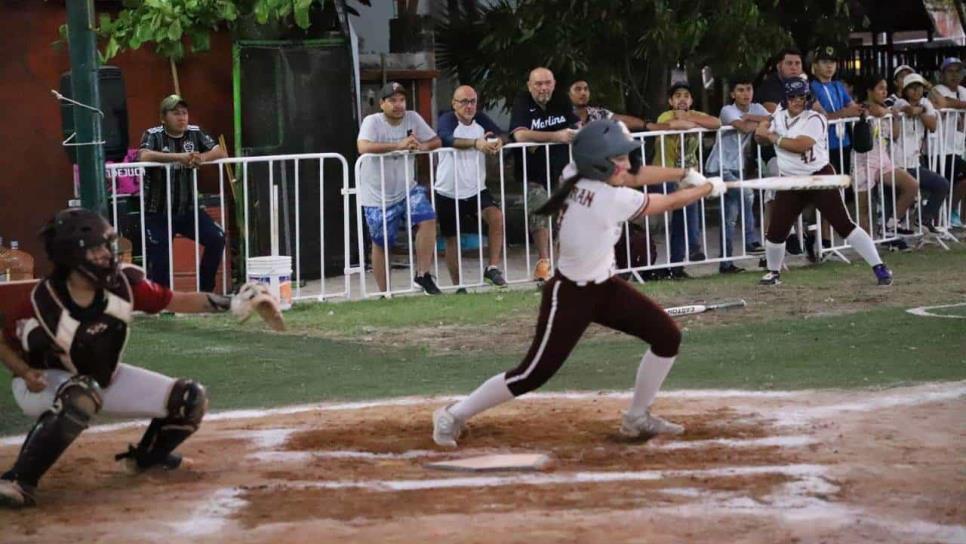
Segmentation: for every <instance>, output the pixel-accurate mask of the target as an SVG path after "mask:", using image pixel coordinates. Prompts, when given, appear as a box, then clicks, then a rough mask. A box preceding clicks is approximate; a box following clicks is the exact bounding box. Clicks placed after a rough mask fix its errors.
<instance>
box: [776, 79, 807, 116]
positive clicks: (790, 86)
mask: <svg viewBox="0 0 966 544" xmlns="http://www.w3.org/2000/svg"><path fill="white" fill-rule="evenodd" d="M782 86H783V87H784V91H785V93H784V97H783V98H782V107H785V108H787V107H788V99H789V98H794V97H798V96H804V97H805V107H808V105H809V104H811V102H812V90H811V88H810V87H809V85H808V80H806V79H804V78H800V77H793V78H789V79H786V80H785V81H784V82H783V83H782Z"/></svg>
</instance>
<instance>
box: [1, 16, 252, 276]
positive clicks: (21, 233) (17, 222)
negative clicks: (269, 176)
mask: <svg viewBox="0 0 966 544" xmlns="http://www.w3.org/2000/svg"><path fill="white" fill-rule="evenodd" d="M65 22H66V14H65V9H64V4H63V2H54V1H48V2H37V1H36V0H6V1H4V2H3V3H2V5H0V51H3V52H4V54H3V55H0V103H2V104H3V105H4V115H3V119H4V123H3V128H2V129H0V172H2V173H3V175H2V176H0V236H2V237H3V239H4V245H7V246H9V241H10V240H18V241H20V244H21V248H23V249H25V250H26V251H27V252H29V253H30V254H32V255H33V256H34V257H35V258H36V262H37V273H39V274H40V273H44V272H46V271H48V270H49V268H48V265H47V263H46V259H45V258H43V249H42V247H41V245H40V243H39V240H38V239H37V232H38V231H39V229H40V228H41V226H43V224H44V222H45V221H46V220H47V219H48V218H49V217H50V216H51V215H53V213H54V212H56V211H57V210H59V209H61V208H64V207H66V205H67V201H68V200H69V199H71V198H73V182H72V170H71V165H70V162H69V161H68V160H67V155H66V153H64V150H63V148H62V146H61V140H62V139H63V138H62V136H61V119H60V108H59V105H58V103H57V100H56V99H55V98H54V97H53V96H52V95H51V94H50V89H58V88H59V86H60V76H61V74H62V73H63V72H66V71H68V70H69V69H70V60H69V58H68V50H67V47H66V45H64V46H63V47H59V48H55V47H52V46H51V44H52V43H53V42H55V41H57V40H58V39H59V35H58V28H59V26H60V25H61V24H64V23H65ZM211 46H212V47H211V50H210V51H208V52H205V53H200V54H192V55H190V56H189V57H188V58H186V60H185V61H183V62H182V63H181V64H180V65H179V78H180V83H181V92H182V94H183V95H184V97H185V99H186V100H187V101H188V102H189V104H190V106H191V107H190V114H191V121H192V123H194V124H199V125H201V126H202V128H204V129H205V130H206V131H207V132H208V133H209V134H211V135H212V136H213V137H215V138H217V137H218V135H219V134H224V135H225V139H226V140H227V141H228V142H229V151H232V150H231V149H230V147H231V142H232V141H234V140H233V138H234V136H233V133H232V87H231V85H232V82H231V37H230V36H229V35H228V33H227V32H221V33H218V34H216V35H213V36H212V42H211ZM110 63H111V64H114V65H117V66H119V67H120V68H121V71H122V73H123V75H124V83H125V86H126V92H127V108H128V120H129V127H130V134H129V137H130V142H131V146H132V147H135V146H137V144H138V142H139V141H140V138H141V133H142V132H143V131H144V130H145V129H146V128H147V127H150V126H154V125H157V124H158V103H159V102H160V100H161V98H163V97H164V96H165V95H167V94H170V93H172V92H174V84H173V81H172V77H171V69H170V67H169V64H168V62H167V60H165V59H163V58H161V57H158V56H156V55H155V54H154V53H153V52H152V51H151V50H150V47H148V48H144V49H141V50H138V51H133V52H130V51H129V52H125V53H123V54H121V55H119V56H118V57H116V58H114V59H111V61H110ZM202 190H205V187H204V183H203V186H202Z"/></svg>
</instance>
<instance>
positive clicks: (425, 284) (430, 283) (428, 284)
mask: <svg viewBox="0 0 966 544" xmlns="http://www.w3.org/2000/svg"><path fill="white" fill-rule="evenodd" d="M413 282H414V283H415V284H416V285H418V286H420V287H422V288H423V292H424V293H426V294H427V295H439V294H441V293H442V291H440V290H439V287H437V286H436V280H435V279H434V278H433V275H432V274H430V273H429V272H426V273H425V274H423V275H422V276H416V277H415V278H413Z"/></svg>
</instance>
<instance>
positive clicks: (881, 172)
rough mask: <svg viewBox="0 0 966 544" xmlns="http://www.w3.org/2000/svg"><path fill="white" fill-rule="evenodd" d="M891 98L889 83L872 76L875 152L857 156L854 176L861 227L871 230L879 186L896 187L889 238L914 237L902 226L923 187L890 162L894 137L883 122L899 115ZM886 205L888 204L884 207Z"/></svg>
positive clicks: (901, 245) (869, 100)
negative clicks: (873, 196)
mask: <svg viewBox="0 0 966 544" xmlns="http://www.w3.org/2000/svg"><path fill="white" fill-rule="evenodd" d="M888 95H889V86H888V83H887V82H886V79H885V78H884V77H882V76H872V77H871V78H870V79H869V81H868V86H867V87H866V102H865V105H866V107H867V108H868V112H869V115H870V116H871V119H869V122H870V124H871V125H872V150H871V151H869V152H868V153H857V154H856V156H855V176H853V178H852V179H853V185H852V188H853V190H854V191H855V198H856V200H857V201H858V204H859V217H858V221H859V225H860V226H863V228H866V229H868V230H871V229H869V227H868V225H870V224H871V223H870V219H871V218H870V217H869V209H868V204H869V200H870V195H868V194H867V191H871V190H872V189H873V188H874V187H875V185H876V183H878V182H879V181H881V182H882V183H885V184H888V185H892V186H893V187H894V189H895V190H896V191H897V195H896V206H895V216H893V217H890V218H889V220H888V222H887V223H886V229H887V231H889V232H887V233H886V234H893V233H898V234H905V235H910V234H913V231H912V230H911V229H907V228H903V227H901V226H900V225H899V223H900V222H901V221H902V218H903V216H905V215H906V212H907V211H908V210H909V208H910V207H911V206H912V204H913V203H914V202H915V201H916V195H917V194H918V193H919V184H918V183H917V182H916V179H915V178H913V177H912V176H910V175H909V173H908V172H906V171H905V170H903V169H902V168H897V167H896V166H895V165H894V164H893V163H892V159H891V158H890V154H889V149H888V146H887V142H888V140H889V138H891V137H892V134H889V132H891V128H892V127H890V126H888V124H886V123H883V122H882V119H881V118H882V117H884V116H886V115H889V114H895V113H897V112H895V110H893V109H892V108H889V107H887V106H886V105H885V102H886V98H888ZM882 204H883V206H885V205H886V203H885V202H883V203H882ZM890 246H891V247H893V248H894V249H900V250H906V249H908V247H907V246H906V244H905V242H903V241H902V240H896V241H895V242H893V243H892V244H890Z"/></svg>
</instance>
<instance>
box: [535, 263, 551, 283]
mask: <svg viewBox="0 0 966 544" xmlns="http://www.w3.org/2000/svg"><path fill="white" fill-rule="evenodd" d="M533 279H535V280H536V281H541V282H543V281H547V280H549V279H550V259H540V260H539V261H537V266H535V267H534V268H533Z"/></svg>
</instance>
